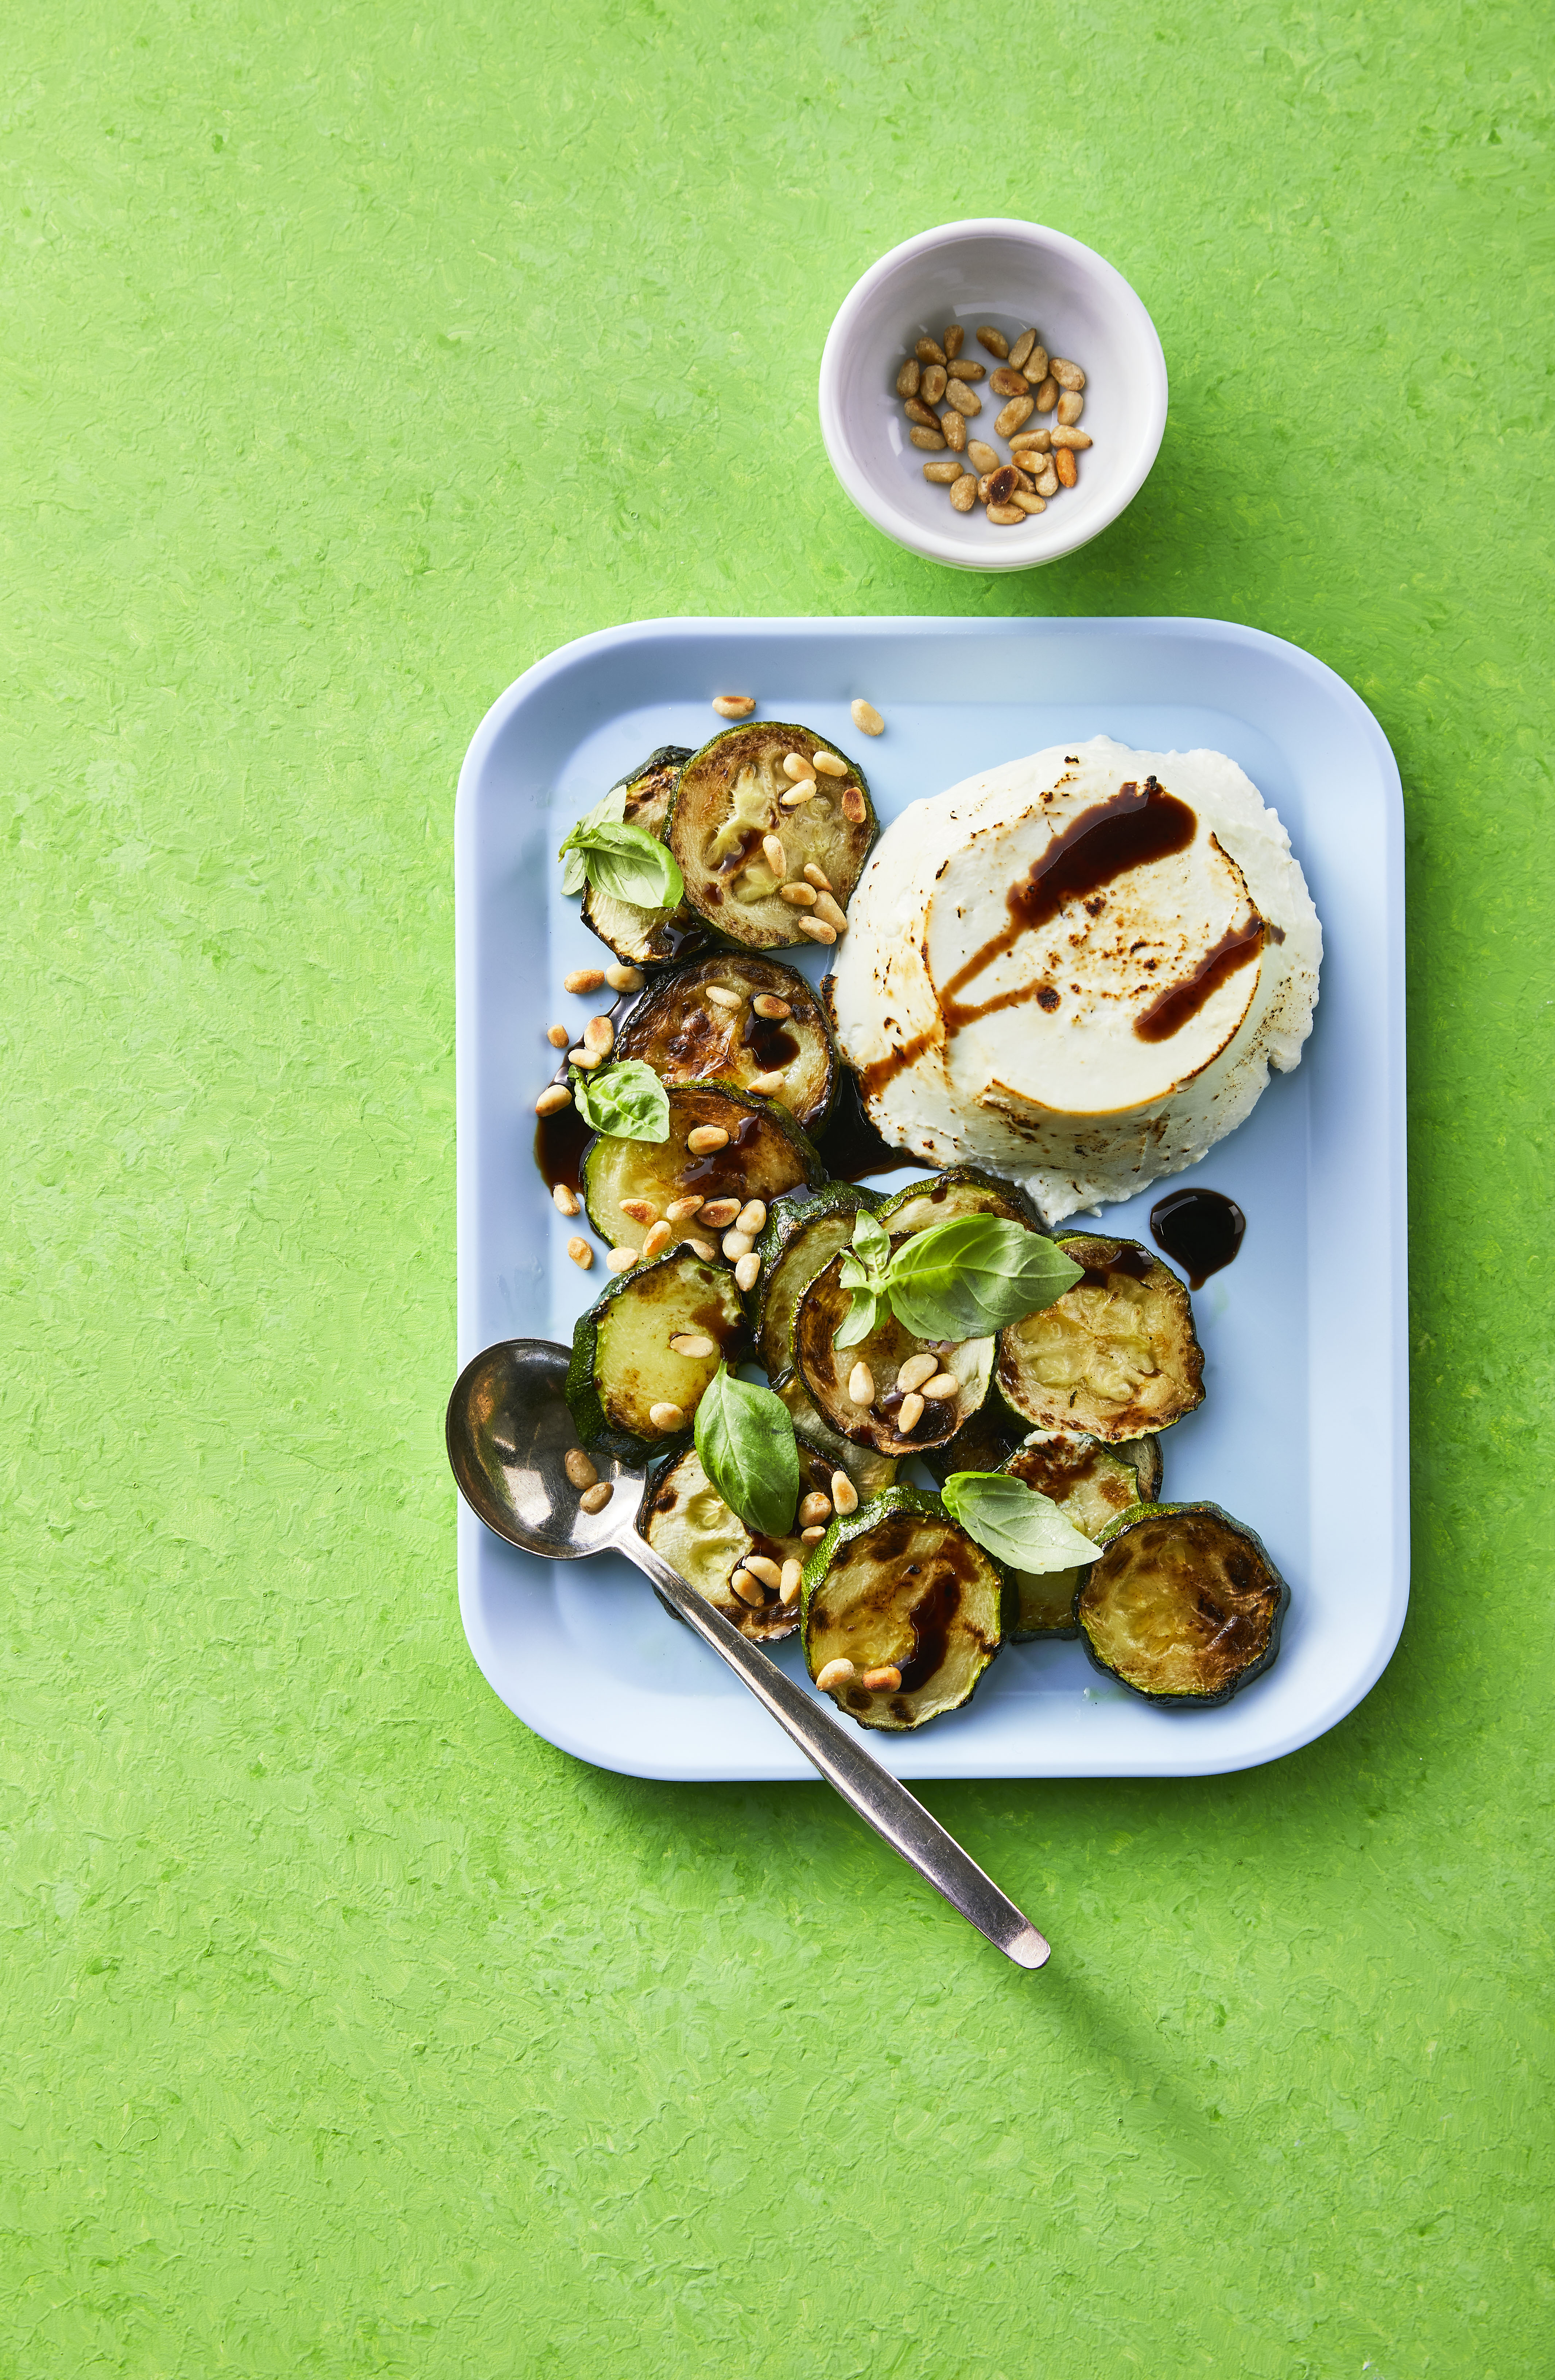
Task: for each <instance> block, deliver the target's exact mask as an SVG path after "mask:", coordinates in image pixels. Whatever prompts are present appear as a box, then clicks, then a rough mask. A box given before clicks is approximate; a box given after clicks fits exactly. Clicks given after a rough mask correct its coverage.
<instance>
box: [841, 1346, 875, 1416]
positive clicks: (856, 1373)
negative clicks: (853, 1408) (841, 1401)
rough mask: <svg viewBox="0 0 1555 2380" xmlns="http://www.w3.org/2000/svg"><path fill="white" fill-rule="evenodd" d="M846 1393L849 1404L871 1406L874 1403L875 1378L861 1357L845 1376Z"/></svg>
mask: <svg viewBox="0 0 1555 2380" xmlns="http://www.w3.org/2000/svg"><path fill="white" fill-rule="evenodd" d="M847 1393H848V1402H849V1403H850V1404H856V1405H872V1404H873V1403H874V1402H875V1376H874V1374H873V1373H872V1372H871V1371H870V1369H869V1365H868V1364H866V1363H865V1361H864V1359H863V1357H862V1356H860V1357H859V1359H858V1361H857V1363H856V1364H855V1366H854V1367H853V1369H852V1371H851V1372H850V1373H849V1374H848V1376H847Z"/></svg>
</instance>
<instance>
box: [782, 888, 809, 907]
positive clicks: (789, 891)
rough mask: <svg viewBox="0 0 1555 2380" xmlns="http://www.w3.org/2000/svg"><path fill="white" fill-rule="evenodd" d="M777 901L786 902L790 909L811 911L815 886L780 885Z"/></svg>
mask: <svg viewBox="0 0 1555 2380" xmlns="http://www.w3.org/2000/svg"><path fill="white" fill-rule="evenodd" d="M778 899H779V900H780V901H786V902H787V903H788V905H789V907H790V908H792V909H813V908H814V907H815V886H814V885H813V884H780V885H779V886H778Z"/></svg>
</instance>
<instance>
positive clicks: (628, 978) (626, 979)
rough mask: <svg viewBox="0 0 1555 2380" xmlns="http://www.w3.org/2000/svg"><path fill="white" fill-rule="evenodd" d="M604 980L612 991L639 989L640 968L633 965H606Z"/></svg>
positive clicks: (640, 985)
mask: <svg viewBox="0 0 1555 2380" xmlns="http://www.w3.org/2000/svg"><path fill="white" fill-rule="evenodd" d="M605 981H606V983H608V984H609V986H610V988H611V990H612V991H640V990H642V969H641V967H635V966H607V967H606V969H605Z"/></svg>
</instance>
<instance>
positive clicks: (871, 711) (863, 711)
mask: <svg viewBox="0 0 1555 2380" xmlns="http://www.w3.org/2000/svg"><path fill="white" fill-rule="evenodd" d="M849 707H850V709H851V710H852V712H853V723H854V725H855V726H856V727H857V728H860V729H861V730H862V731H863V733H864V734H865V735H884V734H885V722H884V720H883V719H882V718H881V715H880V712H879V711H878V710H876V709H875V706H874V704H873V703H872V702H866V701H865V699H864V698H863V696H862V695H861V694H856V695H855V696H854V698H853V701H852V703H851V705H850V706H849ZM843 812H844V817H845V816H846V814H847V798H846V796H845V795H844V799H843Z"/></svg>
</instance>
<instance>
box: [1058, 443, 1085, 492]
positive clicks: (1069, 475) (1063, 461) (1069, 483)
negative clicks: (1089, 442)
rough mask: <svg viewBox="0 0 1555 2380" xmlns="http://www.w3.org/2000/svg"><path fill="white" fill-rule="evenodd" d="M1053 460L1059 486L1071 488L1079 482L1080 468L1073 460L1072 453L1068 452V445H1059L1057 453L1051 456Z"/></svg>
mask: <svg viewBox="0 0 1555 2380" xmlns="http://www.w3.org/2000/svg"><path fill="white" fill-rule="evenodd" d="M1053 461H1054V463H1055V465H1056V466H1057V469H1058V484H1059V486H1060V487H1061V488H1073V487H1075V486H1076V485H1077V484H1078V482H1079V477H1080V468H1079V465H1078V464H1077V463H1076V462H1075V457H1074V455H1072V454H1071V453H1070V452H1069V449H1068V447H1067V446H1063V447H1060V449H1059V451H1058V453H1057V454H1056V455H1054V457H1053Z"/></svg>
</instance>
